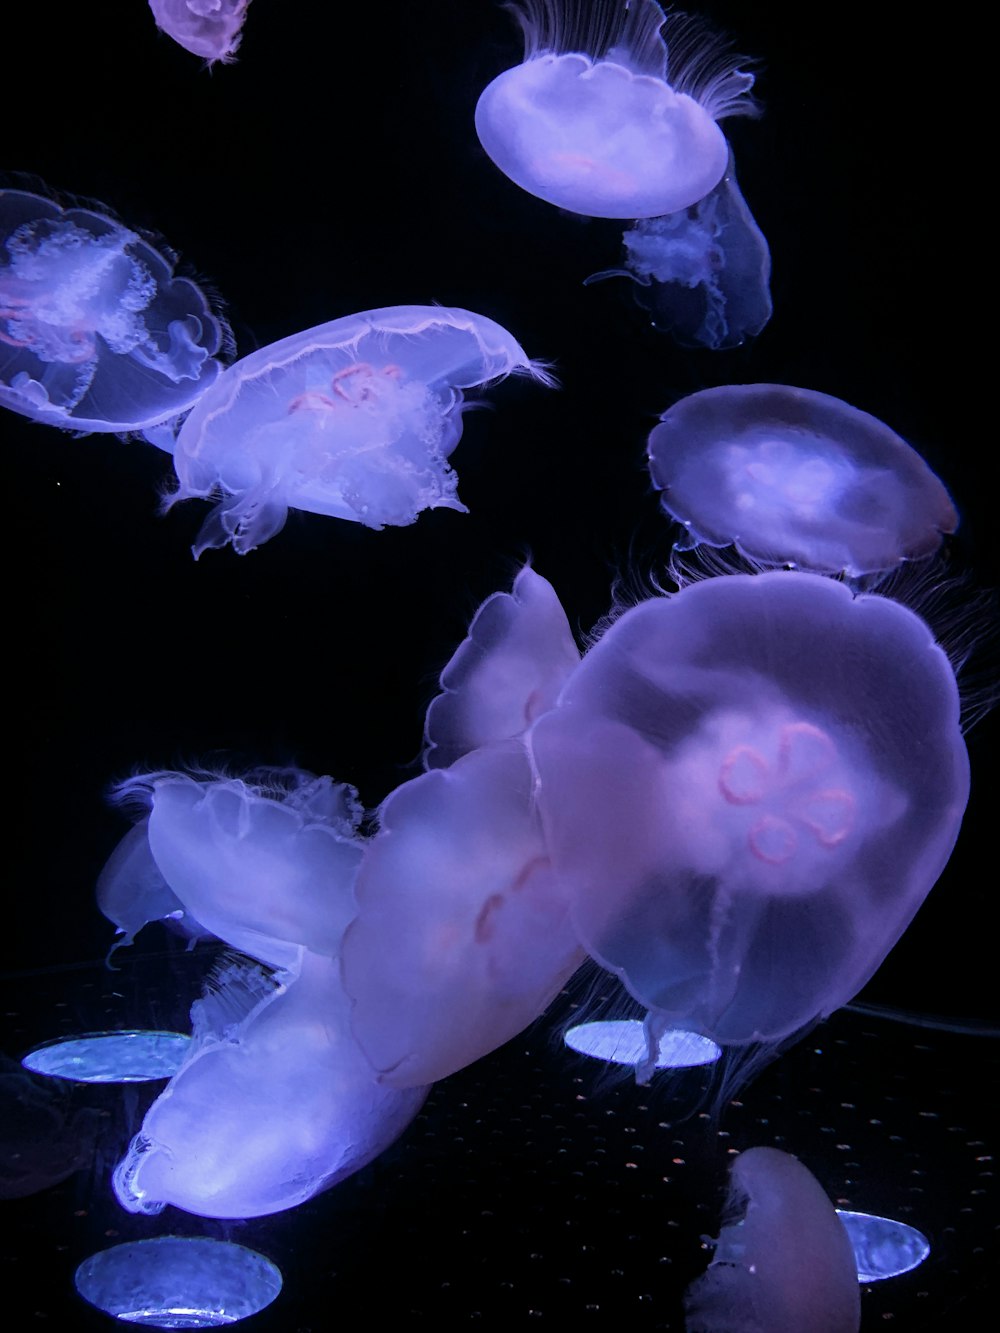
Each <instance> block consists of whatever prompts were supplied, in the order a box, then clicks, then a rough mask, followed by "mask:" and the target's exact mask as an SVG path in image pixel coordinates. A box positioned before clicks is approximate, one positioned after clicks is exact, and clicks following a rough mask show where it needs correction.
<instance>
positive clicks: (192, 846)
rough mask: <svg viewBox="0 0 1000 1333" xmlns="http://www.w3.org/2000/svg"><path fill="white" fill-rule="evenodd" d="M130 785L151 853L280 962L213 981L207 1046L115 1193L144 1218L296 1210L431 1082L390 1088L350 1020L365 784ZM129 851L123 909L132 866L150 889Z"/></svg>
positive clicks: (228, 933) (203, 1041) (220, 925)
mask: <svg viewBox="0 0 1000 1333" xmlns="http://www.w3.org/2000/svg"><path fill="white" fill-rule="evenodd" d="M126 787H127V790H126V795H130V796H131V797H132V798H135V797H136V796H144V797H145V801H146V803H147V804H148V806H149V807H150V813H149V816H148V823H147V824H146V826H145V831H146V836H147V838H148V844H149V851H150V854H151V856H152V859H153V861H154V862H155V865H156V868H157V870H158V872H159V873H160V874H161V875H162V877H163V881H164V883H165V884H166V885H167V886H168V887H169V889H170V891H171V892H172V893H173V894H174V895H175V896H176V898H177V900H178V901H179V902H180V903H181V904H182V906H183V908H184V910H185V911H187V912H190V913H192V914H193V915H194V916H195V917H196V919H197V921H198V922H199V923H200V924H201V926H203V927H204V928H205V929H208V930H211V931H212V932H213V933H214V934H216V935H217V936H218V937H219V938H220V939H221V940H223V941H225V942H226V943H227V944H229V945H231V946H233V947H235V948H238V949H240V950H242V951H243V952H245V953H247V954H250V955H251V957H252V958H254V959H257V960H260V961H261V962H263V963H264V964H266V965H267V967H268V968H269V969H271V971H266V970H265V969H264V968H262V967H259V966H258V965H257V964H256V963H249V962H237V963H234V964H232V965H230V966H225V967H223V969H222V970H221V971H220V972H219V973H218V974H217V975H216V977H215V978H214V979H213V981H212V983H211V984H210V987H209V991H208V993H207V994H206V996H205V997H204V999H203V1000H201V1001H199V1002H198V1004H197V1005H196V1006H195V1009H194V1011H193V1015H192V1016H193V1018H194V1026H195V1033H194V1037H195V1040H194V1042H193V1043H192V1052H191V1054H190V1056H189V1057H188V1059H187V1060H186V1061H185V1063H184V1065H183V1066H182V1067H181V1069H180V1070H179V1071H178V1073H177V1074H176V1075H175V1076H174V1078H173V1079H172V1080H171V1081H170V1083H169V1085H168V1086H167V1088H166V1090H165V1091H164V1092H163V1093H162V1095H161V1096H160V1097H159V1098H158V1099H157V1101H156V1102H155V1103H154V1104H153V1106H152V1107H151V1109H150V1111H149V1113H148V1114H147V1116H146V1118H145V1121H144V1122H143V1127H142V1130H141V1131H140V1133H139V1134H138V1135H137V1136H136V1138H135V1140H134V1141H133V1143H132V1145H131V1147H130V1148H129V1151H128V1153H127V1155H126V1157H125V1159H124V1160H123V1161H122V1163H121V1164H120V1165H119V1167H118V1168H117V1170H116V1172H115V1181H114V1183H115V1192H116V1194H117V1196H118V1198H119V1200H120V1202H121V1203H122V1204H123V1206H124V1207H126V1208H128V1209H130V1210H132V1211H135V1212H157V1211H159V1209H160V1208H162V1207H163V1205H164V1204H165V1203H172V1204H174V1205H176V1206H177V1207H179V1208H183V1209H186V1210H187V1211H188V1212H194V1213H201V1214H204V1215H206V1216H210V1217H250V1216H258V1215H260V1214H264V1213H272V1212H277V1211H279V1210H280V1209H284V1208H290V1207H293V1206H294V1205H295V1204H298V1203H301V1202H302V1201H303V1200H304V1199H306V1198H309V1197H310V1196H311V1195H312V1194H315V1193H316V1192H317V1191H319V1190H321V1189H326V1188H327V1187H329V1186H330V1185H333V1184H335V1183H336V1182H337V1181H338V1180H340V1179H343V1177H344V1176H346V1175H348V1174H350V1173H351V1172H353V1171H356V1170H357V1169H358V1168H359V1167H361V1166H363V1165H364V1164H365V1163H366V1162H368V1161H371V1160H372V1159H373V1158H374V1157H376V1156H377V1155H378V1154H379V1153H380V1152H381V1151H382V1150H383V1149H384V1148H386V1147H387V1146H388V1145H389V1144H390V1143H391V1142H392V1141H393V1140H394V1139H395V1138H397V1137H398V1135H399V1134H400V1133H401V1132H402V1131H403V1129H404V1128H405V1127H406V1125H407V1124H408V1123H409V1121H410V1120H411V1119H412V1118H413V1116H414V1115H415V1114H416V1112H417V1111H418V1110H419V1108H420V1105H421V1103H422V1101H423V1098H424V1095H425V1092H426V1089H424V1088H415V1089H411V1090H409V1091H407V1092H405V1093H401V1092H395V1091H393V1090H391V1089H389V1088H384V1087H381V1086H380V1085H379V1084H378V1082H377V1080H376V1077H375V1073H374V1072H373V1070H372V1068H371V1065H370V1064H369V1062H368V1060H367V1059H366V1058H365V1056H364V1055H363V1053H362V1052H361V1049H360V1048H359V1046H358V1044H357V1042H356V1041H355V1039H354V1037H353V1035H352V1034H351V1031H350V1003H349V1001H348V998H347V996H346V995H345V993H344V990H343V986H342V984H341V980H340V964H339V958H338V954H339V949H340V939H341V935H342V932H343V929H344V926H345V924H346V923H347V921H349V920H350V918H351V916H352V915H353V913H354V900H353V897H352V884H353V880H354V876H355V874H356V871H357V867H358V863H359V861H360V858H361V852H362V846H363V844H362V841H361V839H360V838H358V837H357V836H356V834H355V832H354V827H355V825H356V823H357V819H358V817H359V816H360V809H359V808H357V806H356V802H354V800H353V793H352V792H351V790H350V789H349V788H348V789H345V788H343V787H341V786H339V785H337V784H333V783H331V782H330V780H329V779H328V778H316V779H312V778H310V776H309V775H305V774H298V773H294V772H292V773H289V772H276V773H272V774H266V773H265V774H261V775H257V780H256V781H255V782H253V783H250V782H243V781H240V780H236V779H218V780H210V779H206V780H203V781H195V780H193V779H191V778H187V777H185V776H184V775H182V774H170V773H164V774H151V775H149V776H148V777H147V778H144V779H134V780H133V781H132V782H131V783H129V784H127V785H126ZM139 828H142V826H141V825H140V826H139ZM127 853H128V854H125V855H122V856H118V857H117V858H115V859H114V865H115V867H116V868H115V872H114V875H113V877H112V878H113V889H114V893H113V896H114V898H115V900H116V901H118V902H120V901H121V900H122V898H123V896H124V894H125V891H126V888H127V884H126V882H125V878H126V877H127V876H128V874H129V873H130V870H138V872H139V881H138V892H139V893H140V895H145V894H146V892H147V887H148V884H149V882H150V877H149V874H148V865H147V863H146V861H145V859H144V857H143V856H141V855H139V854H138V853H135V852H134V850H132V849H127ZM161 905H162V900H161V899H159V898H155V899H154V900H153V901H152V902H151V904H150V906H151V907H155V908H158V907H159V906H161ZM147 910H148V909H147Z"/></svg>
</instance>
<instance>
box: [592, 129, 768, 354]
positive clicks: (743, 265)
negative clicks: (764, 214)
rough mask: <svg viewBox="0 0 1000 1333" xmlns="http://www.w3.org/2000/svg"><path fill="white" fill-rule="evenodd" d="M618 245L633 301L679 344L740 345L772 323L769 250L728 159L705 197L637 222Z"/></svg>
mask: <svg viewBox="0 0 1000 1333" xmlns="http://www.w3.org/2000/svg"><path fill="white" fill-rule="evenodd" d="M622 242H623V244H624V246H625V268H626V272H627V273H628V275H629V276H630V277H633V278H634V279H635V281H636V284H637V286H636V289H635V299H636V301H637V302H638V303H639V305H641V306H642V307H643V308H644V309H645V310H648V311H649V313H650V315H651V317H652V320H653V326H654V328H656V329H660V330H662V331H663V332H665V333H669V334H670V335H671V336H672V337H673V338H674V340H675V342H678V343H680V345H681V346H682V347H710V348H712V349H713V350H718V349H724V348H729V347H740V346H741V345H742V344H743V343H745V342H746V341H747V339H748V338H753V337H756V336H757V334H758V333H760V331H761V330H762V329H763V327H764V325H765V324H766V323H767V322H768V320H769V319H770V318H771V310H772V306H771V289H770V280H771V252H770V250H769V249H768V245H767V241H766V240H765V238H764V234H763V232H762V231H761V229H760V228H759V227H758V226H757V223H756V221H755V220H754V217H753V214H752V213H751V212H750V210H749V208H748V207H747V203H746V200H745V199H744V198H743V195H742V194H741V193H740V189H739V185H738V184H737V181H736V171H735V169H734V167H733V162H732V154H730V158H729V167H728V169H727V170H726V173H725V175H724V176H723V177H722V180H720V181H719V183H718V185H716V186H715V188H714V189H713V190H712V191H711V192H710V193H709V194H707V195H706V196H705V198H704V199H700V200H699V201H698V202H697V203H695V204H692V205H691V207H690V208H686V209H682V210H681V211H680V212H679V213H668V214H667V215H666V216H665V217H659V218H643V219H640V220H639V221H637V222H636V223H635V224H634V225H633V226H632V227H631V228H630V229H629V230H628V231H626V232H625V235H624V236H623V238H622ZM597 276H598V277H602V276H605V275H603V274H598V275H597Z"/></svg>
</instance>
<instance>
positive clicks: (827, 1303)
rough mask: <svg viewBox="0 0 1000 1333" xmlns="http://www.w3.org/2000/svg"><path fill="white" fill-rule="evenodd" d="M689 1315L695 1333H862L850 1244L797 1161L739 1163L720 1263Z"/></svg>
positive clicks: (772, 1151) (767, 1156)
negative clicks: (860, 1332)
mask: <svg viewBox="0 0 1000 1333" xmlns="http://www.w3.org/2000/svg"><path fill="white" fill-rule="evenodd" d="M684 1307H685V1313H686V1316H687V1317H686V1320H685V1324H684V1327H685V1330H686V1333H806V1330H808V1333H857V1330H858V1328H859V1327H860V1325H861V1295H860V1291H859V1288H858V1275H857V1268H856V1266H855V1262H854V1250H853V1248H852V1246H851V1241H850V1238H849V1237H848V1234H847V1231H846V1229H845V1228H844V1225H843V1223H842V1222H841V1220H840V1218H839V1217H838V1216H837V1212H836V1209H835V1208H834V1206H833V1204H832V1203H831V1202H830V1200H829V1199H828V1198H827V1196H826V1194H825V1192H824V1190H823V1187H822V1186H821V1185H820V1183H819V1181H818V1180H817V1179H816V1177H815V1176H814V1175H813V1174H812V1172H810V1171H809V1170H807V1168H806V1167H804V1166H803V1165H802V1163H801V1162H800V1161H798V1160H797V1159H796V1158H794V1157H792V1156H791V1154H789V1153H785V1152H780V1151H779V1150H778V1149H777V1148H750V1149H748V1150H747V1151H746V1152H743V1153H740V1155H739V1157H737V1158H736V1160H735V1161H734V1162H733V1165H732V1169H731V1171H730V1176H729V1196H728V1198H727V1200H726V1209H725V1212H724V1215H723V1225H722V1229H721V1231H720V1234H719V1239H718V1242H717V1243H716V1248H715V1255H714V1257H713V1259H712V1263H711V1265H710V1267H709V1269H708V1271H707V1273H705V1274H704V1275H703V1276H702V1277H700V1278H698V1279H697V1280H696V1281H695V1282H693V1283H692V1284H691V1286H690V1287H689V1288H688V1289H687V1292H686V1293H685V1297H684Z"/></svg>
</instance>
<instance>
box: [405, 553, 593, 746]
mask: <svg viewBox="0 0 1000 1333" xmlns="http://www.w3.org/2000/svg"><path fill="white" fill-rule="evenodd" d="M579 661H580V653H579V650H578V649H577V646H576V644H575V643H574V642H573V635H572V632H571V631H570V627H569V622H568V621H567V619H566V612H565V611H564V610H563V608H562V605H561V603H560V601H559V598H558V597H557V596H556V594H555V590H554V589H553V587H552V584H551V583H549V582H548V581H547V580H546V579H543V578H542V577H541V575H540V574H536V573H535V571H534V570H533V569H532V568H531V566H530V565H525V567H524V568H523V569H522V570H521V572H520V573H519V574H518V576H517V578H516V579H515V580H514V586H513V588H512V589H511V591H510V592H509V593H506V592H497V593H494V594H493V596H492V597H488V598H487V599H486V601H485V602H484V603H483V604H482V606H481V607H480V608H479V610H478V611H477V612H476V615H475V617H474V619H473V621H472V624H471V625H470V626H469V634H468V637H467V638H466V639H465V640H463V642H462V643H461V644H460V645H459V647H458V649H457V650H456V652H455V653H454V655H453V656H452V658H451V660H450V661H449V662H448V664H447V666H446V667H445V668H444V670H443V671H442V672H441V690H442V692H441V694H439V695H438V696H437V698H436V699H434V700H432V702H431V705H430V707H429V708H428V710H427V719H426V722H425V724H424V740H425V742H426V750H425V753H424V766H425V767H426V768H447V767H448V765H449V764H452V763H454V761H455V760H456V759H458V758H459V757H460V756H461V755H463V754H466V753H467V752H468V751H469V750H475V749H477V748H478V747H479V746H481V745H486V744H489V743H491V742H493V741H502V740H512V739H514V738H515V737H517V736H520V735H522V734H523V733H524V732H525V730H526V729H527V728H528V727H529V726H530V725H531V723H532V722H534V721H535V719H536V718H538V717H540V716H541V714H542V713H544V712H545V711H546V709H548V708H551V707H552V705H553V704H554V703H555V701H556V697H557V696H558V694H559V691H560V689H562V686H563V683H564V682H565V680H566V678H567V677H568V676H569V675H570V673H571V672H572V671H573V669H574V668H575V667H576V666H577V665H578V664H579Z"/></svg>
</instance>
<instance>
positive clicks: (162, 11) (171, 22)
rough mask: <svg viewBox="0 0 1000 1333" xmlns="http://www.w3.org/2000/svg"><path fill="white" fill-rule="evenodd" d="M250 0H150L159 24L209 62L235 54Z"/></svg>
mask: <svg viewBox="0 0 1000 1333" xmlns="http://www.w3.org/2000/svg"><path fill="white" fill-rule="evenodd" d="M249 5H250V0H149V7H150V9H151V10H152V11H153V18H154V19H155V20H156V26H157V27H158V28H159V29H160V31H161V32H165V33H166V34H167V36H168V37H172V38H173V39H174V41H175V42H176V43H177V44H178V46H183V48H184V50H185V51H190V52H191V54H192V55H195V56H204V58H205V59H206V60H207V61H208V62H209V63H210V64H214V63H215V61H217V60H221V61H222V62H223V64H228V63H229V62H230V61H231V60H233V59H234V58H235V56H236V49H237V47H238V46H239V44H240V38H241V36H242V30H243V21H244V19H245V18H246V12H247V9H248V7H249Z"/></svg>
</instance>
